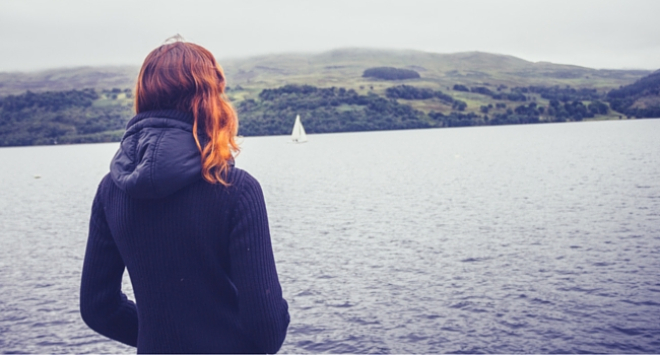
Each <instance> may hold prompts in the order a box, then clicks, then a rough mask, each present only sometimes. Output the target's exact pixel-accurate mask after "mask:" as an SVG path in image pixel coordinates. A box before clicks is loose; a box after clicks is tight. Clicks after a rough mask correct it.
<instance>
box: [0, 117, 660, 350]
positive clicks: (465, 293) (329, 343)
mask: <svg viewBox="0 0 660 355" xmlns="http://www.w3.org/2000/svg"><path fill="white" fill-rule="evenodd" d="M659 137H660V119H655V120H625V121H603V122H580V123H563V124H543V125H519V126H500V127H492V126H491V127H469V128H449V129H428V130H409V131H387V132H365V133H341V134H322V135H309V142H308V143H305V144H289V143H287V140H288V137H283V136H277V137H252V138H245V139H243V143H242V149H243V150H242V152H241V154H240V155H239V157H238V158H237V161H236V165H237V166H238V167H240V168H243V169H245V170H247V171H248V172H250V173H251V174H252V175H253V176H255V177H256V178H257V179H258V180H259V181H260V183H261V184H262V187H263V190H264V194H265V197H266V203H267V207H268V213H269V220H270V224H271V235H272V239H273V248H274V252H275V258H276V262H277V267H278V272H279V274H280V281H281V282H282V288H283V291H284V295H285V298H286V299H287V300H288V302H289V306H290V313H291V324H290V326H289V332H288V335H287V338H286V340H285V343H284V345H283V347H282V350H281V351H280V352H281V353H345V352H349V353H374V352H376V353H461V352H468V353H474V352H489V353H550V352H560V353H576V352H597V353H640V352H649V353H658V352H660V139H659ZM117 147H118V144H116V143H113V144H95V145H72V146H45V147H20V148H2V149H0V166H2V170H1V171H0V186H2V189H1V190H0V227H1V228H2V249H1V250H0V290H2V297H1V298H0V351H1V352H3V353H12V352H20V353H62V352H67V353H88V352H94V353H98V352H101V353H103V352H111V353H120V352H135V349H134V348H130V347H126V346H123V345H121V344H119V343H116V342H113V341H110V340H107V339H106V338H104V337H102V336H100V335H97V334H96V333H94V332H93V331H91V330H90V329H88V328H87V327H86V326H85V324H84V323H83V322H82V320H81V318H80V315H79V312H78V287H79V280H80V272H81V266H82V260H83V253H84V249H85V243H86V237H87V224H88V218H89V213H90V207H91V202H92V198H93V196H94V193H95V191H96V187H97V185H98V183H99V181H100V180H101V178H102V177H103V175H104V174H106V173H107V171H108V165H109V161H110V159H111V157H112V155H113V154H114V152H115V151H116V149H117ZM124 285H125V288H126V291H127V293H128V294H130V295H131V297H132V290H131V288H130V281H129V280H128V277H125V280H124Z"/></svg>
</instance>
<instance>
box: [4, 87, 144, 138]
mask: <svg viewBox="0 0 660 355" xmlns="http://www.w3.org/2000/svg"><path fill="white" fill-rule="evenodd" d="M120 96H121V97H122V98H123V100H121V99H120ZM131 101H132V99H131V94H130V91H122V90H120V89H114V91H113V90H106V91H102V92H97V91H96V90H94V89H83V90H68V91H54V92H53V91H47V92H43V93H33V92H30V91H27V92H26V93H25V94H22V95H9V96H7V97H4V98H2V99H0V146H20V145H43V144H58V143H92V142H111V141H117V140H119V139H121V136H122V134H123V129H124V128H125V125H126V123H127V122H128V119H130V117H131V115H132V103H131Z"/></svg>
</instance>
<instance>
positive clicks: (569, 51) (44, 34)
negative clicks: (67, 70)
mask: <svg viewBox="0 0 660 355" xmlns="http://www.w3.org/2000/svg"><path fill="white" fill-rule="evenodd" d="M659 17H660V1H657V0H623V1H619V0H616V1H612V0H567V1H564V0H550V1H535V0H524V1H512V0H509V1H501V0H490V1H488V0H473V1H466V0H461V1H440V0H430V1H421V0H420V1H416V0H405V1H387V0H377V1H366V0H349V1H343V0H332V1H330V0H324V1H318V0H307V1H293V0H287V1H278V0H265V1H259V0H250V1H246V0H237V1H195V0H188V1H172V0H159V1H123V0H112V1H87V0H69V1H53V0H47V1H30V0H27V1H26V0H21V1H14V0H2V1H0V50H1V51H2V54H1V55H0V71H17V70H20V71H29V70H37V69H46V68H56V67H74V66H81V65H115V64H133V65H139V64H141V62H142V60H143V59H144V57H145V56H146V55H147V53H149V51H151V50H152V49H153V48H155V47H157V46H158V45H160V44H162V42H163V41H164V40H165V39H166V38H168V37H170V36H172V35H174V34H177V33H180V34H181V35H183V36H184V37H185V38H186V39H187V40H189V41H192V42H196V43H198V44H201V45H202V46H204V47H207V48H208V49H209V50H211V51H212V52H213V53H214V54H215V55H216V57H218V58H219V59H220V60H222V58H237V57H247V56H252V55H261V54H269V53H283V52H322V51H326V50H331V49H335V48H344V47H369V48H391V49H416V50H422V51H427V52H437V53H455V52H464V51H482V52H490V53H501V54H509V55H513V56H516V57H520V58H523V59H526V60H529V61H534V62H536V61H549V62H553V63H561V64H574V65H580V66H586V67H592V68H613V69H630V68H640V69H654V70H655V69H658V68H660V20H659V19H658V18H659Z"/></svg>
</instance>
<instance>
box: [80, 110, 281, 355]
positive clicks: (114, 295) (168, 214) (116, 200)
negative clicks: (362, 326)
mask: <svg viewBox="0 0 660 355" xmlns="http://www.w3.org/2000/svg"><path fill="white" fill-rule="evenodd" d="M191 130H192V116H191V115H189V114H187V113H183V112H178V111H153V112H146V113H142V114H139V115H137V116H136V117H135V118H133V119H132V120H131V121H130V122H129V124H128V129H127V131H126V134H125V135H124V138H123V139H122V143H121V145H120V149H119V151H118V152H117V154H116V155H115V157H114V159H113V161H112V163H111V169H110V174H108V175H106V177H105V178H104V179H103V180H102V181H101V183H100V185H99V188H98V191H97V194H96V197H95V198H94V203H93V206H92V215H91V219H90V228H89V239H88V242H87V250H86V252H85V261H84V266H83V273H82V282H81V291H80V309H81V315H82V317H83V320H84V321H85V322H86V323H87V324H88V325H89V326H90V327H91V328H92V329H94V330H95V331H97V332H99V333H101V334H103V335H105V336H107V337H109V338H111V339H115V340H117V341H120V342H122V343H125V344H128V345H132V346H137V350H138V352H140V353H275V352H277V351H278V350H279V348H280V347H281V345H282V342H283V341H284V337H285V335H286V329H287V326H288V324H289V313H288V307H287V303H286V301H285V300H284V299H283V298H282V291H281V288H280V284H279V280H278V277H277V271H276V269H275V262H274V259H273V252H272V248H271V241H270V234H269V228H268V219H267V215H266V206H265V203H264V199H263V193H262V191H261V187H260V186H259V183H258V182H257V181H256V180H255V179H254V178H253V177H252V176H250V175H249V174H248V173H246V172H245V171H242V170H240V169H238V168H232V169H231V170H230V172H229V173H228V174H227V177H226V179H227V181H228V182H229V183H230V185H229V186H228V187H225V186H223V185H221V184H210V183H208V182H206V181H204V180H203V179H202V178H201V168H200V166H201V165H200V157H199V151H198V150H197V147H196V145H195V142H194V140H193V138H192V133H191ZM124 268H127V269H128V272H129V274H130V277H131V282H132V284H133V289H134V292H135V298H136V303H137V305H136V304H135V303H133V302H132V301H130V300H128V299H127V298H126V296H125V295H124V294H123V293H122V292H121V278H122V274H123V272H124Z"/></svg>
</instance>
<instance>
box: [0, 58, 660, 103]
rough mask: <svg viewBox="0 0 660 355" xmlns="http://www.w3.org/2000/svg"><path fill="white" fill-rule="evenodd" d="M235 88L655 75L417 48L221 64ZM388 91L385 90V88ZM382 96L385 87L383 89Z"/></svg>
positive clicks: (581, 83)
mask: <svg viewBox="0 0 660 355" xmlns="http://www.w3.org/2000/svg"><path fill="white" fill-rule="evenodd" d="M220 63H221V64H222V66H223V68H224V69H225V72H226V74H227V77H228V82H229V85H230V86H235V85H240V86H241V87H244V88H252V89H254V90H261V89H263V88H267V87H268V88H272V87H278V86H282V85H285V84H300V85H305V84H307V85H315V86H319V87H330V86H338V87H339V86H341V87H347V88H354V89H359V87H360V86H365V85H370V86H371V85H375V87H374V90H378V89H379V88H380V87H381V86H382V85H380V84H381V83H373V82H372V81H370V80H365V79H362V73H363V72H364V70H366V69H368V68H372V67H398V68H406V69H412V70H415V71H417V72H419V73H420V75H421V78H420V79H419V80H418V81H417V82H416V84H418V85H421V86H436V87H438V88H440V87H451V86H453V85H454V84H463V85H468V86H473V85H482V84H483V83H487V84H490V85H492V86H497V85H505V86H509V87H511V86H529V85H544V86H553V85H570V86H572V87H577V88H581V87H589V88H596V89H599V90H605V89H613V88H618V87H619V86H622V85H627V84H630V83H632V82H634V81H635V80H638V79H640V78H641V77H643V76H645V75H648V74H650V73H651V71H649V70H611V69H600V70H599V69H591V68H585V67H579V66H574V65H564V64H552V63H546V62H538V63H533V62H529V61H526V60H523V59H520V58H516V57H513V56H509V55H502V54H491V53H483V52H466V53H454V54H441V53H429V52H422V51H413V50H377V49H359V48H347V49H337V50H333V51H328V52H323V53H319V54H273V55H264V56H256V57H249V58H238V59H224V60H220ZM138 71H139V66H138V65H135V66H119V67H79V68H64V69H50V70H45V71H37V72H11V73H7V72H0V97H1V96H6V95H9V94H13V95H16V94H20V93H23V92H25V91H26V90H30V91H33V92H39V91H48V90H50V91H59V90H73V89H82V88H97V89H112V88H120V89H126V88H133V86H134V84H135V78H136V76H137V73H138ZM385 86H387V85H385ZM383 90H384V89H383Z"/></svg>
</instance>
